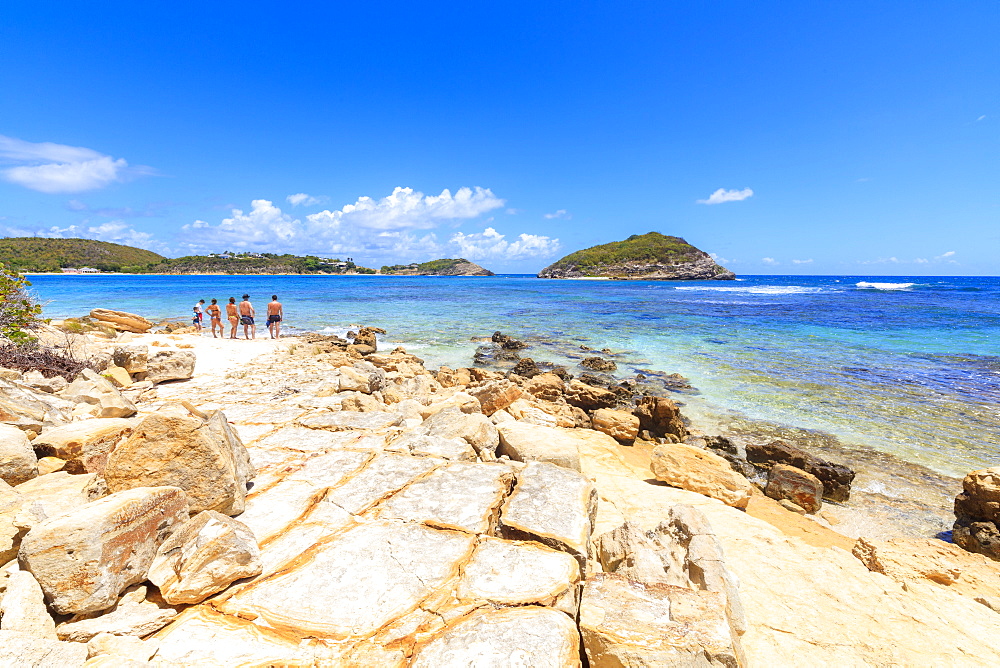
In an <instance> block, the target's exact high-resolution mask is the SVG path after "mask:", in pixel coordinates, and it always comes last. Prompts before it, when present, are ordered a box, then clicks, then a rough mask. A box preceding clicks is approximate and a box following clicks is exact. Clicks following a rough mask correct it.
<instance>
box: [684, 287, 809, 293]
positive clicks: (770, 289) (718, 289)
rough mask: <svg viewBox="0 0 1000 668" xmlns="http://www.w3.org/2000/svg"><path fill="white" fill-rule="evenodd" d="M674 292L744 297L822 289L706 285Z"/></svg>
mask: <svg viewBox="0 0 1000 668" xmlns="http://www.w3.org/2000/svg"><path fill="white" fill-rule="evenodd" d="M674 290H704V291H709V292H738V293H742V294H746V295H801V294H808V293H812V292H821V291H822V290H823V289H822V288H810V287H806V286H804V285H755V286H747V287H742V286H740V287H729V286H721V285H720V286H715V285H712V286H708V285H677V286H674Z"/></svg>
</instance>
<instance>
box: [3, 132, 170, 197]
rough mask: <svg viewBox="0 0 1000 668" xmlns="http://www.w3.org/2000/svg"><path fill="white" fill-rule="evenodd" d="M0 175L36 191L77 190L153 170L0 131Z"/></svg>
mask: <svg viewBox="0 0 1000 668" xmlns="http://www.w3.org/2000/svg"><path fill="white" fill-rule="evenodd" d="M0 163H5V164H13V165H14V166H12V167H4V168H2V169H0V178H3V179H4V180H5V181H8V182H10V183H14V184H16V185H19V186H23V187H25V188H29V189H31V190H37V191H38V192H43V193H48V194H54V193H78V192H85V191H87V190H97V189H99V188H104V187H106V186H108V185H110V184H112V183H115V182H119V181H124V180H126V179H128V178H130V177H133V176H140V175H145V174H153V173H154V170H153V169H152V168H150V167H143V166H137V167H129V164H128V162H127V161H126V160H125V159H124V158H118V159H114V158H112V157H111V156H109V155H104V154H103V153H98V152H97V151H94V150H93V149H89V148H83V147H80V146H67V145H65V144H53V143H51V142H38V143H35V142H28V141H24V140H22V139H16V138H14V137H7V136H4V135H0Z"/></svg>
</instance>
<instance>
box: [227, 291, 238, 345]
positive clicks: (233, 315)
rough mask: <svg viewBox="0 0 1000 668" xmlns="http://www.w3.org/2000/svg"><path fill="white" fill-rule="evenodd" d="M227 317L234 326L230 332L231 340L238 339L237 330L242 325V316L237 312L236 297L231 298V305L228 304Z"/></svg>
mask: <svg viewBox="0 0 1000 668" xmlns="http://www.w3.org/2000/svg"><path fill="white" fill-rule="evenodd" d="M226 316H228V318H229V324H230V325H231V326H232V330H231V331H230V332H229V338H231V339H235V338H236V328H237V327H239V324H240V316H239V315H238V314H237V312H236V297H230V298H229V303H228V304H226Z"/></svg>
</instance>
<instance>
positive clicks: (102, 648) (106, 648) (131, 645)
mask: <svg viewBox="0 0 1000 668" xmlns="http://www.w3.org/2000/svg"><path fill="white" fill-rule="evenodd" d="M158 645H159V644H158V643H157V642H156V641H155V640H148V641H147V640H142V639H141V638H136V637H134V636H116V635H114V634H111V633H101V634H100V635H96V636H94V637H93V638H91V639H90V640H89V641H87V653H88V655H89V656H90V657H91V658H92V659H93V658H94V657H108V658H110V659H111V660H112V662H109V663H108V664H107V665H109V666H113V665H124V666H126V667H127V666H129V665H133V664H130V662H135V663H138V664H140V665H145V664H146V662H147V661H149V659H150V658H152V656H153V654H154V653H156V649H157V647H158ZM94 664H95V662H93V661H88V662H87V664H86V665H87V666H88V668H91V667H92V666H93V665H94Z"/></svg>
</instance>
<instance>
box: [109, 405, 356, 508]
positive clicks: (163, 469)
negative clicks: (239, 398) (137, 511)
mask: <svg viewBox="0 0 1000 668" xmlns="http://www.w3.org/2000/svg"><path fill="white" fill-rule="evenodd" d="M333 415H336V413H334V414H333ZM365 415H367V414H365ZM255 475H256V473H255V471H254V468H253V466H252V465H251V464H250V455H249V454H248V453H247V449H246V448H245V447H244V445H243V442H242V441H240V437H239V436H238V435H237V433H236V431H235V430H233V428H232V427H231V426H230V425H229V423H228V422H227V421H226V416H225V414H223V413H222V411H213V412H211V413H209V414H208V417H207V418H201V417H196V416H191V417H181V416H179V415H171V414H169V413H154V414H152V415H149V416H147V417H145V418H144V419H143V420H142V422H140V423H139V424H138V425H137V426H136V427H135V429H134V430H133V432H132V435H131V436H130V437H129V438H128V440H126V441H125V442H124V443H122V444H121V445H119V446H118V447H117V448H116V449H115V451H114V452H112V453H111V456H110V457H109V458H108V463H107V466H106V468H105V469H104V478H105V480H106V481H107V485H108V489H109V490H110V491H111V492H120V491H122V490H126V489H132V488H135V487H155V486H163V485H167V486H173V487H180V488H181V489H183V490H184V491H185V492H187V497H188V501H189V502H190V506H191V512H195V513H197V512H201V511H203V510H215V511H218V512H220V513H222V514H224V515H239V514H240V513H242V512H243V508H244V506H245V503H246V493H247V483H248V482H249V481H250V480H252V479H253V477H254V476H255Z"/></svg>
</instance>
